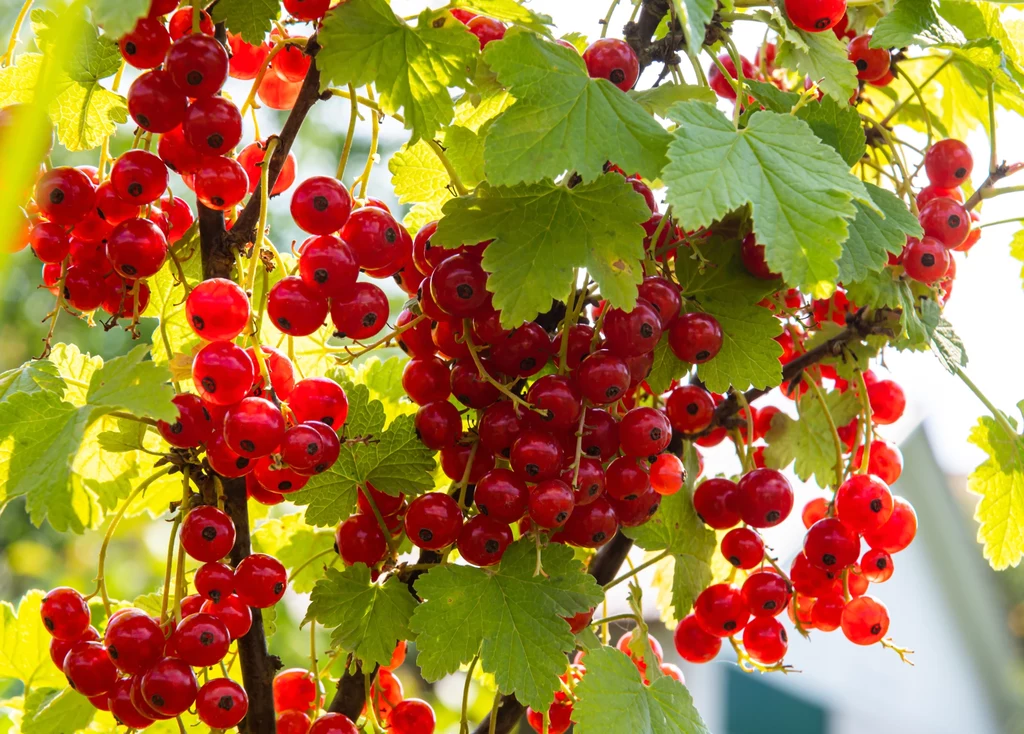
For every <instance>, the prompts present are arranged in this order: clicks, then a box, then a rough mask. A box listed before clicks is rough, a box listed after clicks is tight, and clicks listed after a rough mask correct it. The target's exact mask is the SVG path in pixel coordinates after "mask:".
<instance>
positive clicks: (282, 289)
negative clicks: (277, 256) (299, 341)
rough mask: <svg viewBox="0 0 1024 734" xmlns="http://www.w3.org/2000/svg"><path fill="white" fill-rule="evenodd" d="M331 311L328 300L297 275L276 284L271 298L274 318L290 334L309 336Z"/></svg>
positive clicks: (272, 289)
mask: <svg viewBox="0 0 1024 734" xmlns="http://www.w3.org/2000/svg"><path fill="white" fill-rule="evenodd" d="M327 311H328V305H327V299H326V298H324V297H323V296H322V295H320V294H319V293H318V292H317V291H316V290H314V289H313V288H310V287H309V286H308V285H307V284H306V283H305V281H303V280H302V278H300V277H298V276H296V275H289V276H287V277H285V278H282V279H281V280H279V281H278V282H277V283H275V284H274V285H273V287H272V288H271V289H270V294H269V296H268V298H267V313H268V314H269V315H270V318H271V320H273V322H274V325H275V326H277V328H278V329H279V330H280V331H282V332H283V333H285V334H288V335H289V336H309V335H310V334H312V333H313V332H315V331H316V330H317V329H319V328H320V327H321V326H323V324H324V321H325V320H326V319H327Z"/></svg>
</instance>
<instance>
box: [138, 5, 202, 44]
mask: <svg viewBox="0 0 1024 734" xmlns="http://www.w3.org/2000/svg"><path fill="white" fill-rule="evenodd" d="M166 1H167V3H168V5H170V0H166ZM195 11H196V9H195V8H194V7H184V8H180V9H178V10H176V11H175V12H174V15H172V16H171V17H170V18H169V19H168V21H167V29H168V30H169V31H170V33H171V38H172V39H174V40H175V41H177V40H178V39H179V38H181V37H182V36H186V35H188V34H189V33H191V32H192V20H193V16H194V15H195ZM168 12H170V10H168ZM163 15H166V13H163ZM154 16H155V13H154V12H153V11H152V10H150V14H149V17H151V18H152V17H154ZM199 32H200V33H203V34H205V35H207V36H212V35H213V19H212V18H210V14H209V13H207V12H206V11H205V10H200V11H199Z"/></svg>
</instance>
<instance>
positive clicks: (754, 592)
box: [741, 571, 791, 617]
mask: <svg viewBox="0 0 1024 734" xmlns="http://www.w3.org/2000/svg"><path fill="white" fill-rule="evenodd" d="M741 593H742V595H743V602H744V603H745V604H746V605H747V609H749V610H750V613H751V614H752V615H754V616H755V617H775V616H778V615H779V614H781V613H782V610H783V609H785V608H786V605H787V604H788V603H789V597H790V594H791V590H790V588H789V583H788V582H787V581H786V580H785V579H784V578H782V576H780V575H779V574H777V573H775V572H774V571H758V572H757V573H752V574H750V576H748V577H747V580H746V581H744V582H743V588H742V589H741Z"/></svg>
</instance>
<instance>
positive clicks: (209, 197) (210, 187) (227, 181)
mask: <svg viewBox="0 0 1024 734" xmlns="http://www.w3.org/2000/svg"><path fill="white" fill-rule="evenodd" d="M248 185H249V179H248V177H247V176H246V174H245V169H244V168H242V166H241V164H240V163H239V162H238V161H236V160H233V159H231V158H224V157H223V156H204V157H203V159H202V161H201V162H200V164H199V167H198V168H197V169H196V172H195V191H196V197H197V198H198V199H199V201H200V202H202V204H203V205H204V206H206V207H207V208H208V209H216V210H217V211H227V210H228V209H231V208H233V207H234V206H236V205H237V204H239V203H241V201H242V199H244V198H245V192H246V191H247V190H248Z"/></svg>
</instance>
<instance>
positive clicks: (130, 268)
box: [121, 263, 138, 275]
mask: <svg viewBox="0 0 1024 734" xmlns="http://www.w3.org/2000/svg"><path fill="white" fill-rule="evenodd" d="M121 270H123V271H124V272H125V273H127V274H128V275H135V273H137V272H138V271H137V270H136V269H135V266H134V265H129V264H128V263H124V264H123V265H121Z"/></svg>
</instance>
